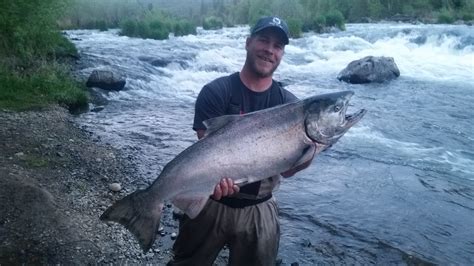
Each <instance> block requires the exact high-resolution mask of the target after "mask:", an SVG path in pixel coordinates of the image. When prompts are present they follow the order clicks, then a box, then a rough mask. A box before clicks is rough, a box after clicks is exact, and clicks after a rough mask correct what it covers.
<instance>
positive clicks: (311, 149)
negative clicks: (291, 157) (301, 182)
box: [291, 144, 316, 168]
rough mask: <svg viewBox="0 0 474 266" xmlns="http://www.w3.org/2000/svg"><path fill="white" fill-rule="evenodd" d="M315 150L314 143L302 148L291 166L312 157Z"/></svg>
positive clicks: (302, 162) (295, 165)
mask: <svg viewBox="0 0 474 266" xmlns="http://www.w3.org/2000/svg"><path fill="white" fill-rule="evenodd" d="M315 152H316V145H314V144H313V145H309V146H308V147H306V149H304V150H303V153H302V154H301V157H300V158H298V160H296V162H295V163H294V164H293V166H292V167H291V168H295V167H297V166H299V165H302V164H304V163H306V162H307V161H309V160H311V159H313V157H314V154H315Z"/></svg>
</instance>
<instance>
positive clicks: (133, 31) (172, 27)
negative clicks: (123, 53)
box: [120, 11, 196, 40]
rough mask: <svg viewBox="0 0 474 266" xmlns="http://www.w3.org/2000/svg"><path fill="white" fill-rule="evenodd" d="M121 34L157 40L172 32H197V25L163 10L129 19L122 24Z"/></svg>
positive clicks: (178, 33)
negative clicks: (173, 16)
mask: <svg viewBox="0 0 474 266" xmlns="http://www.w3.org/2000/svg"><path fill="white" fill-rule="evenodd" d="M120 28H121V31H120V34H121V35H125V36H130V37H141V38H149V39H155V40H164V39H167V38H168V36H169V34H170V33H171V32H173V33H174V35H175V36H183V35H187V34H196V26H195V25H194V24H192V23H191V22H190V21H188V20H186V19H176V18H172V17H170V16H169V15H167V14H165V13H163V12H161V11H153V12H149V13H147V14H146V16H145V17H144V18H143V19H140V20H138V19H134V20H132V19H129V20H126V21H124V22H123V23H122V25H121V27H120Z"/></svg>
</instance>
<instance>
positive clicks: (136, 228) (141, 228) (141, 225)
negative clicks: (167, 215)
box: [100, 190, 163, 253]
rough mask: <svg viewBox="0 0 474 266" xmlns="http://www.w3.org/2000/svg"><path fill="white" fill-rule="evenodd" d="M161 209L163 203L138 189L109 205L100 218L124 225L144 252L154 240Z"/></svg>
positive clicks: (145, 191)
mask: <svg viewBox="0 0 474 266" xmlns="http://www.w3.org/2000/svg"><path fill="white" fill-rule="evenodd" d="M162 209H163V203H162V202H158V203H157V202H156V201H155V200H153V197H150V196H149V194H148V191H147V190H138V191H136V192H134V193H132V194H130V195H128V196H126V197H125V198H123V199H121V200H119V201H117V202H116V203H115V204H113V205H112V206H110V207H109V208H108V209H107V210H105V212H104V213H103V214H102V215H101V216H100V220H102V221H113V222H117V223H120V224H121V225H123V226H125V228H127V229H128V230H129V231H130V232H131V233H132V234H133V235H134V236H135V237H136V239H137V240H138V242H139V244H140V247H141V248H142V249H143V251H144V252H145V253H146V252H147V251H148V250H149V249H150V248H151V246H152V245H153V243H154V242H155V239H156V233H157V230H158V226H159V224H160V219H161V213H162Z"/></svg>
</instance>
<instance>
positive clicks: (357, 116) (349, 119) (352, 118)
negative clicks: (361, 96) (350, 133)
mask: <svg viewBox="0 0 474 266" xmlns="http://www.w3.org/2000/svg"><path fill="white" fill-rule="evenodd" d="M366 113H367V110H366V109H361V110H359V111H358V112H356V113H353V114H346V115H345V119H344V125H343V128H344V129H349V128H351V127H352V126H353V125H355V124H356V123H357V122H359V121H360V120H361V119H362V117H364V115H365V114H366Z"/></svg>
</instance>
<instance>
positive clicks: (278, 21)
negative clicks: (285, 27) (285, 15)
mask: <svg viewBox="0 0 474 266" xmlns="http://www.w3.org/2000/svg"><path fill="white" fill-rule="evenodd" d="M270 24H273V25H274V26H278V27H280V28H281V20H280V19H279V18H277V17H273V19H272V23H270Z"/></svg>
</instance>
